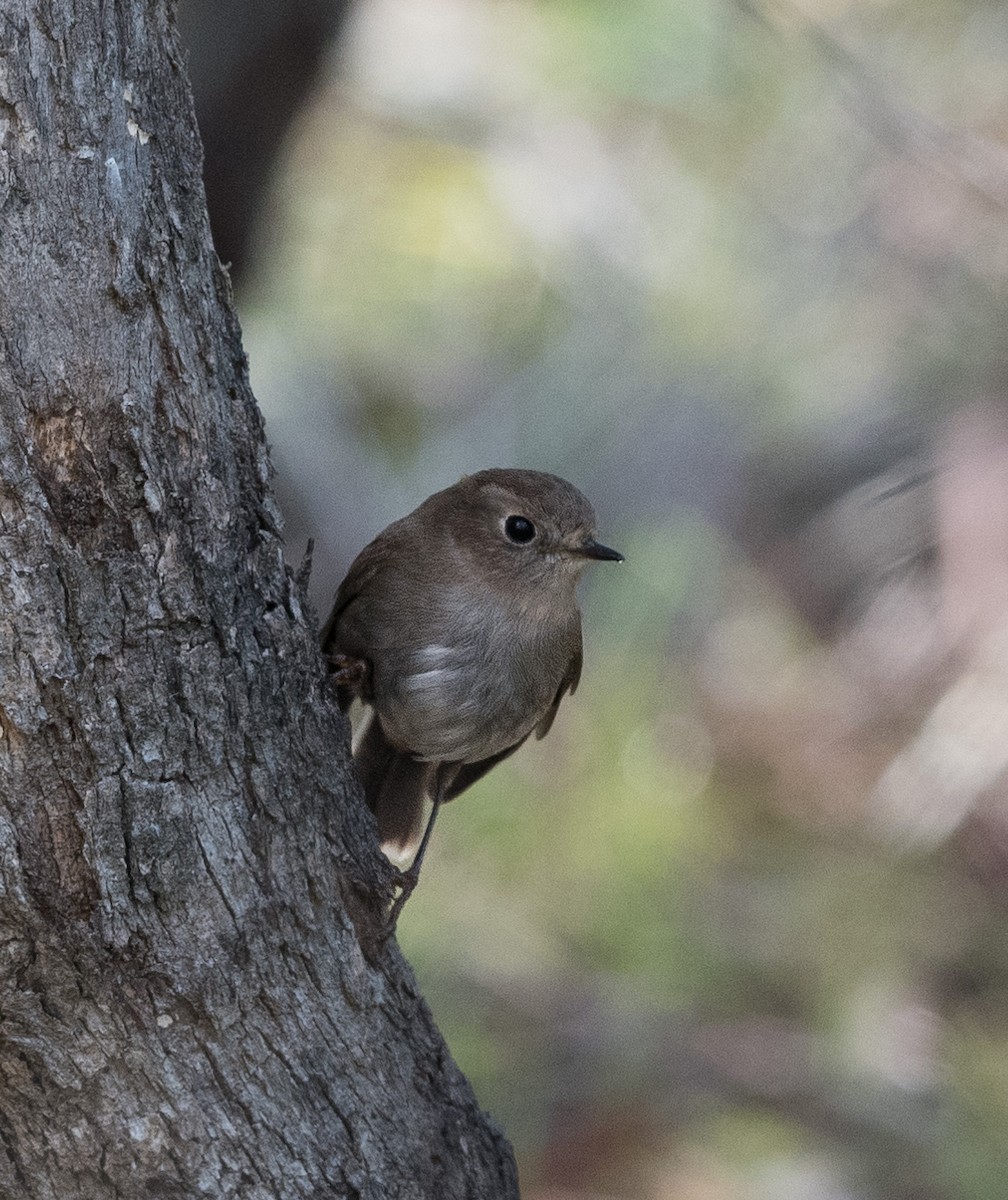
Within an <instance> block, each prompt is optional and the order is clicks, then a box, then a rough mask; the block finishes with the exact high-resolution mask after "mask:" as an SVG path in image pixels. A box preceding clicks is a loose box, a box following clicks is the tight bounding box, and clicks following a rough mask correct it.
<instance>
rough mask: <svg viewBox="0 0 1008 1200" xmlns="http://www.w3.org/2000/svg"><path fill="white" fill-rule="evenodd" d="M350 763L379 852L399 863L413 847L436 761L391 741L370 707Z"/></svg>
mask: <svg viewBox="0 0 1008 1200" xmlns="http://www.w3.org/2000/svg"><path fill="white" fill-rule="evenodd" d="M354 765H355V766H356V768H357V773H358V775H359V776H360V781H361V785H362V786H363V788H364V797H365V799H366V800H367V802H368V807H369V808H370V809H371V811H372V812H373V813H374V815H375V817H376V818H377V820H378V840H379V842H380V843H381V848H382V852H383V853H384V854H385V855H386V856H387V857H388V858H389V859H391V860H392V862H394V863H395V864H396V866H399V867H402V866H403V865H404V864H409V863H410V862H411V861H412V859H413V857H414V855H415V854H416V852H417V848H418V847H419V845H420V839H421V838H422V837H423V831H424V811H425V808H426V804H427V800H428V798H429V797H430V795H431V788H432V785H433V782H434V776H435V774H436V771H437V764H436V763H429V762H420V761H419V760H418V759H416V758H413V757H412V755H409V754H406V753H404V752H403V751H402V750H399V749H397V748H396V747H395V746H393V745H392V744H391V743H390V742H389V741H388V739H387V738H386V737H385V733H384V731H383V730H382V727H381V722H380V721H379V720H378V719H377V717H376V716H375V715H374V713H373V712H371V713H369V714H368V717H367V724H366V726H365V727H364V728H362V729H361V732H360V735H359V737H358V738H356V739H355V745H354Z"/></svg>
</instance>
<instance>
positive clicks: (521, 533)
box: [504, 517, 536, 546]
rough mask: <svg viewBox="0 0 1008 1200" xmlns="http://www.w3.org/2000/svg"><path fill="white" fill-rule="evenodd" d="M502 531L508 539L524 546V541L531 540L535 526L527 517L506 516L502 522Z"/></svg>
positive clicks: (534, 532)
mask: <svg viewBox="0 0 1008 1200" xmlns="http://www.w3.org/2000/svg"><path fill="white" fill-rule="evenodd" d="M504 532H505V533H506V534H507V536H508V539H509V540H510V541H512V542H517V543H518V545H519V546H524V545H525V544H526V542H531V541H532V539H533V538H534V537H535V535H536V527H535V526H534V525H533V524H532V522H531V521H530V520H529V519H528V517H508V519H507V520H506V521H505V522H504Z"/></svg>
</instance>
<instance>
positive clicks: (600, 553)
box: [579, 538, 623, 562]
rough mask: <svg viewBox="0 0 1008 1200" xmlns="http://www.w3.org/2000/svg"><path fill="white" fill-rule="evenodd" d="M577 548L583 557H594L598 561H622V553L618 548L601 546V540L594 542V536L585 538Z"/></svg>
mask: <svg viewBox="0 0 1008 1200" xmlns="http://www.w3.org/2000/svg"><path fill="white" fill-rule="evenodd" d="M579 550H580V552H581V553H582V554H583V555H584V556H585V558H594V559H597V560H598V561H599V562H622V561H623V555H622V554H620V552H619V551H618V550H610V549H609V547H608V546H603V545H602V543H601V542H596V541H595V539H594V538H585V540H584V541H583V542H582V543H581V545H580V547H579Z"/></svg>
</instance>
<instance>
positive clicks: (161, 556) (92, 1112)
mask: <svg viewBox="0 0 1008 1200" xmlns="http://www.w3.org/2000/svg"><path fill="white" fill-rule="evenodd" d="M0 37H2V40H0V45H2V47H3V50H4V55H3V59H2V69H0V133H2V141H0V206H2V215H0V335H2V340H0V1196H2V1197H4V1198H7V1197H12V1198H13V1197H18V1198H22V1197H39V1198H41V1197H46V1198H52V1200H74V1198H76V1197H81V1198H86V1200H101V1198H103V1197H113V1196H114V1197H117V1198H120V1200H124V1198H132V1197H145V1198H151V1200H153V1198H156V1197H196V1196H207V1197H214V1198H215V1200H220V1198H222V1197H241V1198H242V1200H260V1198H266V1197H270V1198H274V1197H284V1198H286V1197H308V1196H310V1197H328V1196H368V1197H376V1198H377V1197H381V1198H382V1200H386V1198H388V1197H422V1196H432V1195H437V1196H439V1197H441V1196H444V1197H456V1196H458V1197H462V1196H467V1197H479V1198H480V1200H484V1198H490V1197H497V1196H514V1195H516V1194H517V1188H516V1184H515V1175H514V1165H513V1160H512V1157H511V1152H510V1149H509V1147H508V1146H507V1144H506V1142H505V1141H504V1139H503V1138H502V1137H501V1136H500V1134H499V1133H497V1132H496V1131H495V1129H494V1127H493V1126H492V1124H491V1123H490V1122H489V1121H488V1120H487V1119H486V1118H485V1117H484V1116H483V1115H482V1114H481V1113H480V1112H479V1109H478V1107H477V1105H476V1103H475V1101H474V1099H473V1096H472V1094H471V1092H470V1090H469V1088H468V1085H467V1084H466V1083H465V1081H464V1079H463V1078H462V1077H461V1075H460V1073H459V1071H458V1070H457V1068H456V1067H455V1065H454V1064H453V1063H452V1061H451V1059H450V1057H449V1056H448V1054H447V1052H446V1050H445V1047H444V1045H443V1043H442V1041H441V1039H440V1036H439V1035H438V1033H437V1031H436V1030H435V1028H434V1027H433V1024H432V1022H431V1019H430V1016H429V1013H428V1011H427V1009H426V1007H425V1005H424V1003H423V1001H422V999H421V998H420V997H419V995H418V993H417V990H416V984H415V982H414V980H413V977H412V975H411V973H410V971H409V968H408V967H407V966H406V964H405V963H404V962H403V960H402V958H401V956H400V955H399V953H398V950H397V948H396V947H395V944H394V943H387V944H382V943H380V942H377V941H373V942H372V941H370V940H369V934H370V932H371V931H372V929H373V924H374V921H375V918H376V914H377V913H378V911H379V910H378V906H379V904H380V902H381V896H382V893H383V890H384V891H387V886H388V879H389V871H388V868H387V866H386V864H385V863H384V860H383V859H381V857H380V856H379V854H378V852H377V850H376V848H375V845H374V827H373V824H372V822H371V820H370V818H369V816H368V815H367V813H366V812H365V810H364V809H363V806H362V805H361V803H360V800H359V795H358V792H357V789H356V787H355V786H354V785H353V783H352V776H351V774H350V773H349V770H348V755H347V747H346V729H345V724H344V722H343V720H342V718H341V717H340V715H339V713H338V712H337V711H336V708H335V706H334V704H333V703H332V700H331V698H330V696H329V695H328V692H327V689H326V686H325V679H324V673H323V669H322V665H321V662H320V658H319V654H318V652H317V649H316V645H315V640H314V630H313V629H312V628H311V622H310V620H308V619H306V617H305V614H304V608H303V599H302V595H301V590H300V587H299V585H298V583H297V581H296V580H294V579H292V577H291V576H290V574H289V572H288V571H287V570H286V569H285V566H284V562H283V556H282V552H281V535H280V531H279V519H278V515H277V513H276V511H275V508H274V505H273V502H272V500H271V497H270V492H269V463H268V457H267V452H266V446H265V442H264V440H263V431H262V423H261V420H260V417H259V414H258V412H257V410H256V407H255V404H254V402H253V399H252V396H251V394H250V392H249V387H248V380H247V376H246V370H245V362H244V357H243V354H242V350H241V346H240V341H239V331H238V327H237V322H236V320H235V317H234V314H233V312H232V310H231V306H230V296H229V289H228V283H227V279H226V277H225V276H224V274H223V273H222V271H221V270H220V268H219V266H218V264H217V260H216V258H215V256H214V253H213V250H212V247H211V244H210V240H209V233H208V228H207V221H206V209H205V204H204V200H203V190H202V186H201V183H200V150H199V141H198V137H197V134H196V129H195V124H194V121H193V117H192V107H191V102H190V97H189V90H188V86H187V83H186V80H185V76H184V72H183V64H182V55H181V53H180V51H179V46H178V40H177V36H176V32H175V28H174V23H173V21H172V19H171V16H170V12H169V4H168V3H167V0H108V2H106V3H102V4H94V3H81V2H80V0H0Z"/></svg>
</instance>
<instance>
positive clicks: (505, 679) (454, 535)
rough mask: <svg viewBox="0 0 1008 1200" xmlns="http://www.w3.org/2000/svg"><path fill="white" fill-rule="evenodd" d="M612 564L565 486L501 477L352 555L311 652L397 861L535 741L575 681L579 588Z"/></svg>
mask: <svg viewBox="0 0 1008 1200" xmlns="http://www.w3.org/2000/svg"><path fill="white" fill-rule="evenodd" d="M621 557H622V556H621V555H619V554H617V552H616V551H614V550H610V549H608V548H607V547H605V546H601V545H599V544H598V543H597V542H596V541H595V514H594V512H593V511H592V507H591V505H590V504H589V503H588V501H587V500H586V499H585V497H584V496H582V495H581V493H580V492H579V491H578V490H577V489H576V488H575V487H573V486H572V485H571V484H569V483H567V482H565V481H564V480H563V479H560V478H558V477H557V476H555V475H547V474H544V473H542V472H539V471H520V470H504V469H494V470H488V471H480V472H478V473H477V474H475V475H467V476H464V477H463V478H462V479H461V480H460V481H459V482H458V483H456V484H455V485H454V486H453V487H450V488H446V489H445V490H444V491H441V492H437V493H435V494H434V495H433V496H430V497H429V498H428V499H427V500H425V501H424V502H423V504H421V505H420V506H419V507H418V508H417V509H415V510H414V511H413V512H411V513H410V514H409V515H408V516H406V517H403V518H402V519H401V520H399V521H396V522H394V523H393V524H392V525H390V526H389V527H388V528H387V529H385V530H384V531H383V532H382V533H380V534H379V535H378V536H377V537H376V538H375V539H374V541H372V542H371V543H370V544H369V545H367V546H366V547H365V548H364V549H363V550H362V551H361V553H360V554H359V555H358V556H357V558H356V559H355V560H354V562H353V564H352V565H351V567H350V570H349V571H348V572H347V576H346V578H345V579H344V580H343V582H342V583H341V584H340V587H339V590H338V591H337V593H336V599H335V603H334V605H333V609H332V612H331V614H330V616H329V619H328V621H327V622H326V625H325V628H324V629H323V631H322V647H323V650H324V651H325V653H326V654H327V655H328V656H329V658H330V660H331V662H332V664H333V667H334V670H335V672H336V680H337V685H338V687H339V691H340V698H341V702H342V703H343V704H344V707H347V706H348V705H349V703H350V701H351V700H352V699H354V698H358V699H360V700H361V701H363V703H364V705H365V706H366V716H365V720H364V724H363V726H362V728H361V730H360V731H359V732H358V734H357V736H356V739H355V747H354V761H355V763H356V766H357V769H358V772H359V774H360V777H361V783H362V784H363V787H364V793H365V796H366V797H367V801H368V804H369V805H370V807H371V809H372V810H373V812H374V813H375V816H376V817H377V820H378V832H379V837H380V839H381V842H382V847H383V849H384V850H385V851H386V853H387V854H388V855H389V857H390V858H392V859H393V861H396V862H398V863H403V862H406V861H408V860H409V858H410V856H411V855H414V854H416V853H417V848H418V846H420V847H421V853H420V854H419V855H418V858H419V857H422V847H423V843H422V842H421V836H422V833H423V817H424V809H425V804H426V802H427V801H428V800H429V801H431V802H433V804H434V811H435V812H436V810H437V806H438V805H439V804H440V803H442V802H444V801H446V800H451V799H453V798H454V797H455V796H458V795H459V794H460V793H461V792H463V791H464V790H465V789H466V788H467V787H469V786H470V785H471V784H472V783H475V781H476V780H477V779H479V778H480V777H481V776H482V775H484V774H485V773H486V772H487V771H488V770H490V768H491V767H493V766H495V765H496V764H497V763H498V762H500V761H501V760H502V759H504V758H506V757H507V756H508V755H509V754H511V753H512V752H513V751H514V750H516V749H517V748H518V747H519V746H520V745H521V744H522V742H524V741H525V739H526V738H527V737H528V736H529V735H530V734H531V733H533V732H534V733H535V734H536V736H537V737H543V736H544V735H545V734H546V733H547V731H548V730H549V728H550V725H551V724H552V723H553V718H554V716H555V715H556V711H557V707H558V705H559V704H560V701H561V700H562V698H563V697H564V695H565V694H566V693H568V692H573V691H574V689H575V688H576V687H577V683H578V679H579V677H580V674H581V614H580V612H579V610H578V607H577V599H576V596H575V589H576V587H577V582H578V579H579V578H580V576H581V572H582V571H583V569H584V567H585V566H586V565H587V564H588V563H589V562H590V561H591V560H593V559H610V560H619V559H621ZM431 819H432V820H433V814H432V818H431ZM416 868H417V869H419V861H417V862H416Z"/></svg>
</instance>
